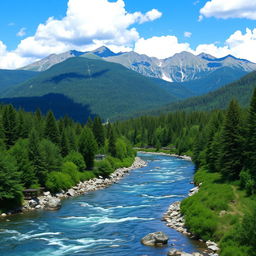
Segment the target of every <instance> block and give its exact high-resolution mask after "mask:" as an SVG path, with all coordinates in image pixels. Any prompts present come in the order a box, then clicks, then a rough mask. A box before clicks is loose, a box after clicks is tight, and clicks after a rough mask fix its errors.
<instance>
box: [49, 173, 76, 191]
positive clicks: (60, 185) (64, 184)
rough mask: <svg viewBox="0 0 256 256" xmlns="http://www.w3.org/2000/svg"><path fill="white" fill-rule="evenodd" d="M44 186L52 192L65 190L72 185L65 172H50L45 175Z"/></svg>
mask: <svg viewBox="0 0 256 256" xmlns="http://www.w3.org/2000/svg"><path fill="white" fill-rule="evenodd" d="M45 186H46V188H47V189H48V190H50V191H51V192H53V193H57V192H60V191H61V190H67V189H69V188H71V187H72V186H73V183H72V180H71V178H70V176H69V175H68V174H67V173H62V172H51V173H49V174H48V175H47V180H46V183H45Z"/></svg>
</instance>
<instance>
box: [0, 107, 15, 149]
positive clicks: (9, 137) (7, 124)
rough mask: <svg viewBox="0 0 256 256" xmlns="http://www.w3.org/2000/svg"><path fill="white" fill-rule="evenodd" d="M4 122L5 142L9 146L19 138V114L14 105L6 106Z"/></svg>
mask: <svg viewBox="0 0 256 256" xmlns="http://www.w3.org/2000/svg"><path fill="white" fill-rule="evenodd" d="M2 124H3V132H4V141H5V144H6V146H7V147H10V146H12V145H13V144H14V143H15V141H16V139H17V138H18V134H17V115H16V111H15V109H14V107H13V106H12V105H8V106H6V107H5V108H4V111H3V117H2Z"/></svg>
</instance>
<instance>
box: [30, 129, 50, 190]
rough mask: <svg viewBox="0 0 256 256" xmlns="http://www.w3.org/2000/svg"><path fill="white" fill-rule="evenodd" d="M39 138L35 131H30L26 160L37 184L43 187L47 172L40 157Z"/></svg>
mask: <svg viewBox="0 0 256 256" xmlns="http://www.w3.org/2000/svg"><path fill="white" fill-rule="evenodd" d="M39 143H40V141H39V136H38V134H37V132H36V130H35V129H32V131H31V133H30V135H29V140H28V158H29V160H30V161H31V163H32V166H33V168H34V172H35V175H36V177H37V178H38V180H39V183H40V184H41V185H42V186H43V185H44V183H45V178H46V174H47V170H46V169H45V163H44V162H43V159H42V155H41V152H40V146H39Z"/></svg>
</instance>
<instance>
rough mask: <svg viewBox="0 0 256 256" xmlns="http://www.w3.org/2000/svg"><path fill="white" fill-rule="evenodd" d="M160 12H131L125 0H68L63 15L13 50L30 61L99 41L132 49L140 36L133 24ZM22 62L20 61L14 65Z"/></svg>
mask: <svg viewBox="0 0 256 256" xmlns="http://www.w3.org/2000/svg"><path fill="white" fill-rule="evenodd" d="M161 15H162V13H161V12H159V11H158V10H156V9H152V10H150V11H148V12H146V13H145V14H143V13H141V12H134V13H129V12H127V11H126V9H125V3H124V0H117V1H116V2H109V1H108V0H69V1H68V8H67V12H66V16H65V17H64V18H62V19H55V18H54V17H50V18H49V19H48V20H47V21H46V22H45V23H42V24H40V25H39V26H38V28H37V30H36V33H35V35H34V36H30V37H27V38H24V39H23V40H21V42H20V44H19V45H18V47H17V49H16V50H15V51H13V52H12V53H13V54H15V55H17V56H19V57H21V58H23V59H24V60H27V61H28V60H31V59H38V58H42V57H45V56H47V55H49V54H51V53H60V52H64V51H67V50H71V49H76V50H81V51H86V50H88V49H92V48H95V47H96V46H99V45H106V46H110V47H112V49H123V48H125V49H131V47H133V45H134V42H136V41H137V40H138V39H139V38H140V36H139V33H138V31H137V30H136V28H134V27H133V26H134V25H135V24H142V23H144V22H149V21H153V20H155V19H158V18H160V17H161ZM22 32H23V33H24V32H25V31H20V33H18V34H17V35H19V36H21V35H22ZM0 58H1V56H0ZM25 62H26V61H25ZM2 63H3V62H2ZM19 65H20V62H19V61H17V65H16V64H14V65H13V68H15V67H19ZM3 66H4V64H2V65H1V66H0V67H3Z"/></svg>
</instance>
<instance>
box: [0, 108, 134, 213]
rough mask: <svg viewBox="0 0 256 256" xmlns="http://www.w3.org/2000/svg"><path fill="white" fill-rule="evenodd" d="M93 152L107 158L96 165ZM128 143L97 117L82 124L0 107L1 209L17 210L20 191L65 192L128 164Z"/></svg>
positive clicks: (130, 158) (131, 151)
mask: <svg viewBox="0 0 256 256" xmlns="http://www.w3.org/2000/svg"><path fill="white" fill-rule="evenodd" d="M96 154H103V155H106V157H105V159H104V160H102V161H95V155H96ZM134 155H135V154H134V151H133V149H132V146H131V144H130V143H129V141H128V140H127V139H126V138H124V137H122V136H120V135H119V134H118V133H117V132H116V130H115V128H114V127H113V126H112V125H111V124H106V125H103V124H102V120H101V119H100V117H95V118H94V119H93V120H92V119H90V118H89V119H88V122H87V123H86V125H82V124H80V123H75V122H74V121H72V120H71V119H70V118H68V117H64V118H61V119H60V120H56V119H55V117H54V114H53V112H51V111H49V112H48V114H47V115H46V116H43V115H42V114H41V112H40V110H37V111H36V112H35V113H27V112H25V111H23V110H18V111H17V110H15V109H14V107H13V106H12V105H1V106H0V210H6V209H10V208H14V207H17V206H20V205H21V204H22V200H23V190H24V189H27V188H40V187H44V188H45V189H46V190H50V191H52V192H55V193H56V192H59V191H61V190H67V189H68V188H70V187H72V186H74V185H75V184H77V183H78V182H79V181H84V180H87V179H90V178H94V177H98V176H102V177H107V176H108V175H109V174H110V173H111V172H113V170H114V169H116V168H119V167H122V166H129V165H131V163H132V162H133V160H134Z"/></svg>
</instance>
